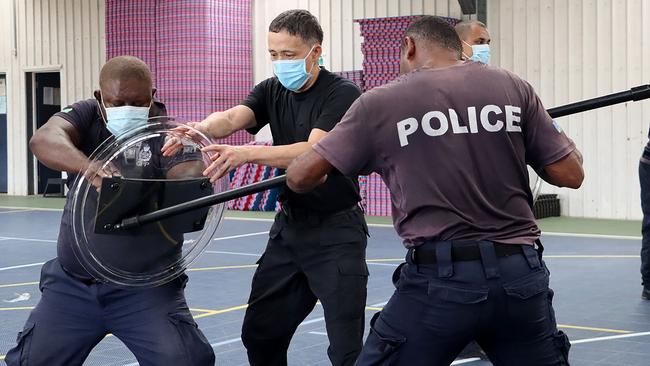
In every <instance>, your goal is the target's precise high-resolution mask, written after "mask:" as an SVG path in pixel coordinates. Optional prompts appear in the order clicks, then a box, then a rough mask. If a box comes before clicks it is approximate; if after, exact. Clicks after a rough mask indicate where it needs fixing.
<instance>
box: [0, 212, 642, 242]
mask: <svg viewBox="0 0 650 366" xmlns="http://www.w3.org/2000/svg"><path fill="white" fill-rule="evenodd" d="M2 208H4V209H16V210H21V209H24V210H28V211H63V209H61V208H43V207H20V206H0V209H2ZM223 219H224V220H233V221H259V222H273V221H275V220H274V219H266V218H256V217H227V216H226V217H224V218H223ZM368 226H370V227H383V228H393V227H394V226H393V225H392V224H368ZM542 235H546V236H565V237H578V238H595V239H622V240H640V239H641V237H640V236H630V235H604V234H576V233H563V232H552V231H544V232H542Z"/></svg>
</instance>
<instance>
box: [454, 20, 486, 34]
mask: <svg viewBox="0 0 650 366" xmlns="http://www.w3.org/2000/svg"><path fill="white" fill-rule="evenodd" d="M474 25H476V26H479V27H481V28H485V29H487V25H485V23H483V22H479V21H478V20H465V21H463V22H460V23H458V24H456V26H455V27H454V29H455V30H456V33H458V36H459V37H461V38H464V37H465V34H466V33H467V32H469V30H470V29H472V26H474Z"/></svg>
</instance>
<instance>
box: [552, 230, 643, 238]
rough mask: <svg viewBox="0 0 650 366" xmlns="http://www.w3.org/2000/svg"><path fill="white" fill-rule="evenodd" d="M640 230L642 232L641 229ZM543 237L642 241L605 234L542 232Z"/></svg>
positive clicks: (625, 236) (628, 236)
mask: <svg viewBox="0 0 650 366" xmlns="http://www.w3.org/2000/svg"><path fill="white" fill-rule="evenodd" d="M639 230H641V229H640V228H639ZM542 236H564V237H571V238H591V239H621V240H641V237H640V236H632V235H605V234H577V233H561V232H546V231H543V232H542Z"/></svg>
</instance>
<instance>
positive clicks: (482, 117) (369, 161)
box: [314, 61, 575, 247]
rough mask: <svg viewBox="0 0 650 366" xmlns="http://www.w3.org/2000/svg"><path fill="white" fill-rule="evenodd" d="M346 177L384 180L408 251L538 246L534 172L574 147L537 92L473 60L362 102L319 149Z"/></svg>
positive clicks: (408, 79)
mask: <svg viewBox="0 0 650 366" xmlns="http://www.w3.org/2000/svg"><path fill="white" fill-rule="evenodd" d="M314 149H315V151H316V152H317V153H319V154H320V155H321V156H323V157H324V158H325V159H327V160H328V161H329V162H330V163H331V164H332V165H333V166H334V167H336V168H337V169H338V170H340V171H341V172H343V173H344V174H346V175H355V174H369V173H371V172H377V173H379V174H380V175H381V177H382V179H383V181H384V182H385V183H386V185H387V186H388V188H389V189H390V192H391V204H392V216H393V223H394V226H395V229H396V230H397V233H398V234H399V235H400V236H401V237H402V238H403V239H404V243H405V245H406V246H407V247H410V246H413V245H418V244H420V243H422V242H423V241H425V240H490V241H493V242H497V243H512V244H533V243H534V241H535V240H536V239H537V238H539V235H540V230H539V228H538V227H537V224H536V223H535V218H534V216H533V212H532V208H531V206H532V194H531V191H530V188H529V176H528V170H527V167H526V165H527V164H528V165H530V166H531V167H533V168H534V169H536V170H537V169H540V168H543V167H545V166H547V165H549V164H552V163H554V162H557V161H558V160H560V159H562V158H563V157H565V156H567V155H568V154H569V153H571V152H572V151H573V150H574V149H575V145H574V143H573V141H571V139H569V138H568V137H567V136H566V135H565V134H564V132H563V131H562V129H561V128H560V127H559V125H558V124H557V123H555V122H554V121H553V120H552V119H551V117H550V116H549V115H548V113H547V112H546V110H545V109H544V107H543V105H542V103H541V101H540V100H539V97H538V96H537V94H536V93H535V91H534V90H533V88H532V87H531V86H530V85H529V84H528V83H527V82H526V81H524V80H522V79H520V78H519V77H517V76H516V75H514V74H512V73H510V72H508V71H505V70H502V69H499V68H495V67H490V66H485V65H483V64H479V63H475V62H471V61H469V62H465V63H462V64H458V65H455V66H451V67H447V68H443V69H429V68H421V69H418V70H415V71H413V72H410V73H408V74H406V75H403V76H401V77H399V78H397V79H396V80H394V81H392V82H391V83H389V84H387V85H384V86H382V87H379V88H375V89H373V90H371V91H369V92H367V93H365V94H363V95H362V96H361V97H360V98H359V99H358V100H357V101H356V102H355V103H354V104H353V105H352V106H351V107H350V109H349V110H348V112H347V113H346V115H345V116H344V117H343V119H342V121H341V122H340V123H339V124H338V125H337V126H336V127H335V128H334V129H333V130H332V131H331V132H330V133H329V134H328V136H326V137H325V138H323V139H322V140H321V141H320V142H319V143H318V144H316V145H315V146H314Z"/></svg>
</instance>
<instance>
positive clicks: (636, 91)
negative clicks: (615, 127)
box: [547, 84, 650, 118]
mask: <svg viewBox="0 0 650 366" xmlns="http://www.w3.org/2000/svg"><path fill="white" fill-rule="evenodd" d="M648 98H650V84H647V85H641V86H637V87H634V88H632V89H630V90H626V91H622V92H618V93H614V94H608V95H604V96H602V97H596V98H593V99H587V100H583V101H580V102H575V103H571V104H567V105H563V106H560V107H555V108H551V109H548V110H547V112H548V114H550V115H551V117H553V118H558V117H563V116H568V115H569V114H575V113H580V112H586V111H590V110H592V109H597V108H602V107H607V106H610V105H614V104H618V103H623V102H629V101H634V102H636V101H639V100H643V99H648Z"/></svg>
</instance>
